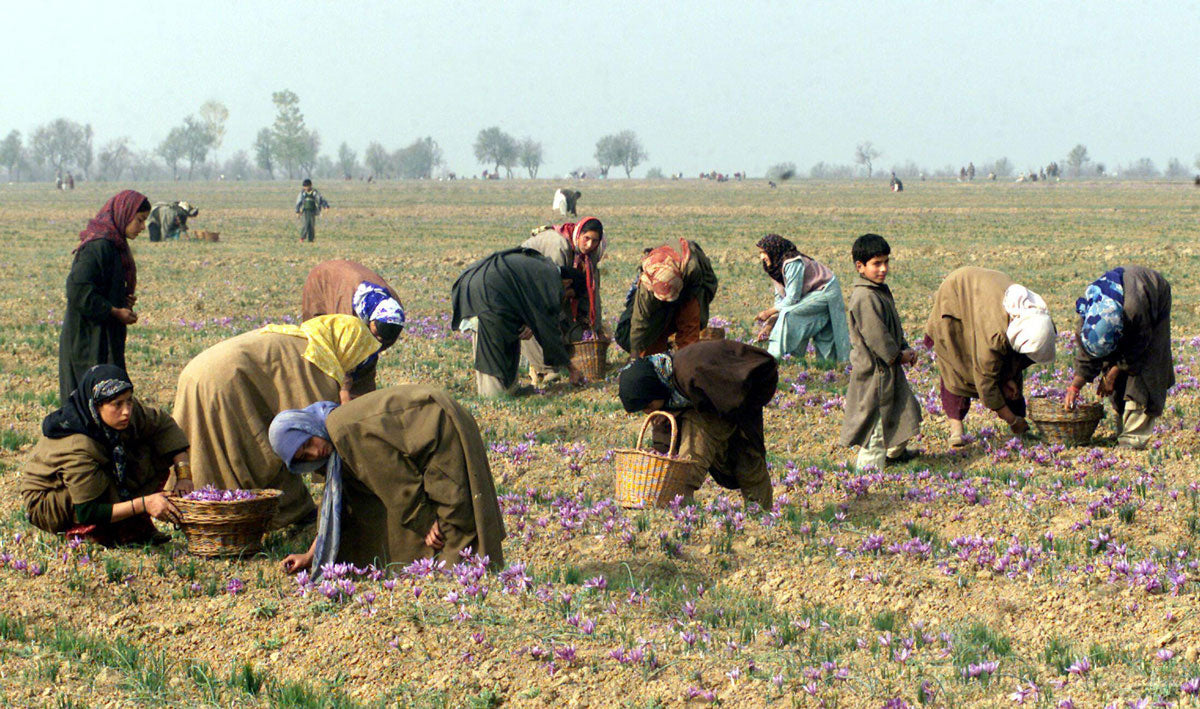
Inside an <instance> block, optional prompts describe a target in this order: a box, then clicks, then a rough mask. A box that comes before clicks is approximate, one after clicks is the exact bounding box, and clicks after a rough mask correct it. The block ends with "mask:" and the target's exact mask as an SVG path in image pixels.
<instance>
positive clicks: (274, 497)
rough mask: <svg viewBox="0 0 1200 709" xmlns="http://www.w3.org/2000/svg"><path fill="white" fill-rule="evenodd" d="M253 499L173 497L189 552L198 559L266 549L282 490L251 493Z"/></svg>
mask: <svg viewBox="0 0 1200 709" xmlns="http://www.w3.org/2000/svg"><path fill="white" fill-rule="evenodd" d="M248 492H252V493H254V497H253V498H252V499H249V500H227V501H224V500H223V501H215V500H186V499H184V498H182V497H173V498H171V502H172V503H173V504H174V505H175V507H176V508H177V509H178V510H179V515H180V518H181V522H180V525H179V526H180V527H181V528H182V529H183V533H184V535H185V536H186V537H187V548H188V551H189V552H191V553H193V554H195V555H196V556H242V555H245V554H253V553H255V552H257V551H259V550H260V549H262V539H263V535H264V534H266V532H267V524H268V523H270V521H271V517H272V516H274V515H275V509H276V508H277V507H279V496H280V495H282V494H283V493H282V492H280V491H279V490H249V491H248Z"/></svg>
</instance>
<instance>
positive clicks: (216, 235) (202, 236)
mask: <svg viewBox="0 0 1200 709" xmlns="http://www.w3.org/2000/svg"><path fill="white" fill-rule="evenodd" d="M193 235H194V236H193V238H196V239H199V240H201V241H220V240H221V232H219V231H205V230H203V229H201V230H198V231H195V232H193Z"/></svg>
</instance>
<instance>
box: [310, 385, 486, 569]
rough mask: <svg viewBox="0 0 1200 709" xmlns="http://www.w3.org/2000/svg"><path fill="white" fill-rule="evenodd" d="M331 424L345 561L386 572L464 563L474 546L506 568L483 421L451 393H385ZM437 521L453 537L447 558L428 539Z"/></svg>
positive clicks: (424, 389) (413, 388)
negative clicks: (433, 562)
mask: <svg viewBox="0 0 1200 709" xmlns="http://www.w3.org/2000/svg"><path fill="white" fill-rule="evenodd" d="M326 427H327V428H328V430H329V434H330V437H331V439H332V442H333V445H334V448H335V449H336V450H337V451H338V454H339V455H341V457H342V472H343V481H344V483H345V491H346V492H345V495H344V497H343V513H342V540H341V546H340V549H339V558H340V559H341V560H343V561H349V562H353V563H356V564H360V565H361V564H367V563H375V564H377V565H381V566H382V565H384V564H388V563H401V564H403V563H408V562H410V561H412V560H413V559H419V558H423V557H429V556H434V555H435V554H437V555H438V556H439V557H440V558H442V559H445V560H446V561H447V562H448V563H457V562H458V560H459V556H458V553H459V551H461V550H462V549H463V548H465V547H468V546H470V547H472V548H473V549H474V550H475V552H476V553H479V554H486V555H488V556H489V557H490V558H491V563H492V565H493V566H494V567H496V568H499V567H500V566H503V564H504V556H503V550H502V547H501V540H503V539H504V523H503V521H502V518H501V515H500V507H499V504H498V502H497V500H496V489H495V486H494V483H493V481H492V474H491V469H490V468H489V467H488V461H487V448H486V446H484V443H483V439H482V437H481V436H480V433H479V427H478V426H477V425H476V424H475V419H474V418H473V417H472V416H471V414H470V413H469V412H467V410H466V409H464V408H463V407H462V406H461V405H459V404H458V402H456V401H455V400H454V399H453V398H451V397H450V395H449V394H447V393H446V392H445V391H444V390H442V389H438V388H437V387H432V386H426V385H420V384H409V385H402V386H397V387H390V388H388V389H382V390H380V391H377V392H373V393H371V394H367V395H366V396H363V397H360V398H358V399H355V400H354V401H352V402H350V403H349V404H345V405H343V406H339V407H338V408H337V409H335V410H334V411H333V412H331V413H330V414H329V418H328V419H327V421H326ZM434 521H437V523H438V526H439V528H440V530H441V532H442V534H443V535H444V536H445V538H446V543H445V546H444V547H443V548H442V550H441V552H440V554H438V553H437V552H435V551H434V550H433V549H432V548H430V547H427V546H425V541H424V539H425V535H426V534H427V533H428V532H429V529H430V527H431V526H432V525H433V523H434ZM381 562H382V563H381Z"/></svg>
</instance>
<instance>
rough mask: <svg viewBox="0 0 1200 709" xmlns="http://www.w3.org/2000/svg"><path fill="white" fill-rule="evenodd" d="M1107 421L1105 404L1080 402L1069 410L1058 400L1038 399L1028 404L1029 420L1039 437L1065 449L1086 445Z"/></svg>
mask: <svg viewBox="0 0 1200 709" xmlns="http://www.w3.org/2000/svg"><path fill="white" fill-rule="evenodd" d="M1102 418H1104V405H1103V404H1101V403H1098V402H1093V403H1090V404H1088V403H1078V404H1076V405H1075V408H1074V409H1071V410H1067V409H1065V408H1063V405H1062V404H1061V403H1059V402H1057V401H1051V400H1050V399H1045V398H1039V399H1031V400H1030V401H1029V420H1030V421H1033V423H1034V424H1035V425H1036V426H1037V430H1038V434H1039V435H1041V437H1042V438H1043V439H1045V440H1046V441H1047V442H1049V443H1059V444H1062V445H1064V446H1082V445H1087V444H1088V443H1089V442H1091V440H1092V434H1094V433H1095V432H1096V426H1097V425H1098V424H1099V423H1100V419H1102Z"/></svg>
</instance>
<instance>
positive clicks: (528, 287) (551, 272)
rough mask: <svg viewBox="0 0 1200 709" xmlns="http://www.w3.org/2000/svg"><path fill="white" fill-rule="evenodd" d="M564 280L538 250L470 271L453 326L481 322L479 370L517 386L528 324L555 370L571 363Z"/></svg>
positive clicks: (456, 299) (506, 254) (509, 254)
mask: <svg viewBox="0 0 1200 709" xmlns="http://www.w3.org/2000/svg"><path fill="white" fill-rule="evenodd" d="M562 294H563V290H562V280H561V278H560V276H559V273H558V268H557V267H556V266H555V265H554V264H553V263H551V262H550V261H548V260H547V259H546V258H545V257H543V256H542V255H541V254H539V253H538V252H536V251H531V250H529V249H522V248H517V249H509V250H507V251H497V252H496V253H494V254H492V255H491V256H488V257H486V258H484V259H481V260H479V261H477V262H475V263H473V264H471V265H470V266H468V267H467V269H466V270H465V271H463V272H462V274H461V275H460V276H459V277H458V279H457V280H456V281H455V282H454V286H453V289H452V291H451V300H452V301H453V304H454V311H453V317H452V319H451V325H450V326H451V327H452V328H458V326H459V323H461V322H462V321H463V320H465V319H467V318H471V317H477V318H479V327H478V329H477V331H476V343H477V348H476V356H475V369H476V370H477V371H480V372H483V373H484V374H491V375H492V376H495V377H497V378H499V379H500V381H501V382H502V383H503V384H504V386H506V387H507V386H511V385H512V383H513V382H515V381H516V379H517V368H518V365H519V363H520V357H521V355H520V331H521V326H522V325H526V326H528V327H529V329H530V330H532V331H533V337H534V339H535V340H537V343H538V344H539V345H541V347H542V353H543V358H544V361H545V363H546V364H547V365H549V366H551V367H566V366H568V365H569V364H570V363H571V357H570V355H569V354H568V353H567V347H566V344H565V343H564V342H563V336H562V331H561V329H560V328H559V317H560V313H561V303H562Z"/></svg>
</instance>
